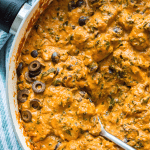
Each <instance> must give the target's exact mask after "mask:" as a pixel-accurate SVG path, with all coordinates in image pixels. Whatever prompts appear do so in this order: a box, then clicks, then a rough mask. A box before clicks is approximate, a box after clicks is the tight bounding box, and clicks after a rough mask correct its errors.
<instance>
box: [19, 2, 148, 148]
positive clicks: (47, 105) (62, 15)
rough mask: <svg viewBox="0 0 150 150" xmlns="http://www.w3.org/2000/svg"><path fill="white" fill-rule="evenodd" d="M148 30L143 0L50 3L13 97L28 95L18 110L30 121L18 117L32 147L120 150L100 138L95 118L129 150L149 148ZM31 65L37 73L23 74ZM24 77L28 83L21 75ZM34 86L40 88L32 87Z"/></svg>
mask: <svg viewBox="0 0 150 150" xmlns="http://www.w3.org/2000/svg"><path fill="white" fill-rule="evenodd" d="M79 2H81V3H80V4H81V6H79ZM72 3H74V5H72ZM77 4H78V5H77ZM71 6H72V7H71ZM68 7H69V8H68ZM68 9H69V10H68ZM79 18H80V19H85V20H80V19H79ZM79 20H80V21H79ZM149 33H150V1H149V0H109V1H107V0H85V1H81V0H80V1H73V2H70V0H54V1H53V2H52V3H51V4H50V6H49V7H48V8H47V9H46V11H44V13H43V14H42V15H41V16H40V17H39V19H38V21H37V22H36V25H35V26H34V28H33V29H32V31H31V33H30V34H29V36H28V39H27V41H26V44H25V46H24V48H23V50H22V53H21V59H20V62H21V63H22V64H23V67H21V69H20V70H19V76H18V82H17V86H18V97H19V94H20V93H19V91H22V90H26V91H27V92H28V94H23V95H22V99H21V100H22V102H20V100H18V105H19V111H20V113H21V114H23V112H24V111H26V110H28V111H29V112H30V114H31V118H30V121H24V119H23V120H22V124H23V128H24V131H25V132H26V133H27V136H28V137H29V138H30V140H29V141H30V143H31V145H32V147H31V149H33V150H54V149H55V150H56V149H57V150H99V149H102V150H121V148H119V147H118V146H117V145H115V144H114V143H113V142H110V141H108V140H106V139H105V138H103V137H101V136H99V133H100V131H101V127H100V124H99V122H98V120H97V116H100V119H101V121H102V123H103V126H104V128H105V129H106V131H108V132H109V133H111V134H112V135H114V136H116V137H118V138H119V139H121V140H122V141H124V142H126V143H127V144H129V145H130V146H132V147H134V148H135V149H140V150H150V37H149V35H150V34H149ZM33 50H36V52H37V57H35V58H34V57H33V56H32V54H31V53H32V52H33ZM55 52H57V54H58V55H57V57H55V58H56V59H57V60H53V58H52V54H53V53H55ZM34 55H35V54H34ZM35 60H37V61H38V62H40V65H41V67H40V73H39V74H38V75H33V76H34V77H33V78H31V73H33V74H36V73H37V72H38V71H39V70H38V71H36V72H35V71H33V72H31V71H30V69H29V66H30V64H31V62H33V61H35ZM34 67H36V66H34ZM29 72H30V79H32V81H31V82H29V81H28V80H27V79H26V78H25V74H26V73H29ZM35 81H40V82H42V83H43V84H44V85H45V89H44V91H42V92H41V93H36V92H35V91H34V90H33V86H34V84H35ZM35 87H36V88H37V90H40V89H41V86H40V85H37V86H35ZM18 99H20V98H18ZM23 99H24V101H23ZM33 99H36V100H38V105H39V107H38V108H37V107H36V106H35V102H34V105H31V101H32V100H33ZM24 117H27V118H28V117H29V116H26V115H25V116H24Z"/></svg>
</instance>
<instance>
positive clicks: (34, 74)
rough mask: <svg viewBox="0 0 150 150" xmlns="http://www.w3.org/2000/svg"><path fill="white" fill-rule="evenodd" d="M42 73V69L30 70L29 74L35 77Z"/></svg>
mask: <svg viewBox="0 0 150 150" xmlns="http://www.w3.org/2000/svg"><path fill="white" fill-rule="evenodd" d="M40 73H41V70H39V71H36V72H31V71H29V76H30V77H31V78H33V77H35V76H38V75H39V74H40Z"/></svg>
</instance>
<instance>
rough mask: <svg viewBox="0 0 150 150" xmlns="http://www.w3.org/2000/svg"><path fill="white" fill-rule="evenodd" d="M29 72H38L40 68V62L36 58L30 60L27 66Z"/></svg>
mask: <svg viewBox="0 0 150 150" xmlns="http://www.w3.org/2000/svg"><path fill="white" fill-rule="evenodd" d="M28 69H29V72H32V73H33V72H38V71H40V70H41V63H40V62H39V61H37V60H34V61H32V62H31V63H30V64H29V66H28Z"/></svg>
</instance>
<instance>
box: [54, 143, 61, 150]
mask: <svg viewBox="0 0 150 150" xmlns="http://www.w3.org/2000/svg"><path fill="white" fill-rule="evenodd" d="M60 144H61V143H60V142H59V143H57V145H56V146H55V149H54V150H57V148H58V147H59V145H60Z"/></svg>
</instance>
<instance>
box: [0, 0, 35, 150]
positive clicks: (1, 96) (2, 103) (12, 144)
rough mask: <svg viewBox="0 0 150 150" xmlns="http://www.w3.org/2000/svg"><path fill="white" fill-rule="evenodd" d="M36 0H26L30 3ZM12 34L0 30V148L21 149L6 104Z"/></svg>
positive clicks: (7, 149) (6, 149)
mask: <svg viewBox="0 0 150 150" xmlns="http://www.w3.org/2000/svg"><path fill="white" fill-rule="evenodd" d="M35 1H36V0H28V3H29V4H30V5H32V4H33V3H34V2H35ZM13 39H14V36H12V35H11V34H7V33H5V32H3V31H1V30H0V150H21V148H20V146H19V144H18V142H17V140H16V138H15V134H14V132H13V129H12V125H11V122H10V118H9V115H8V113H7V112H8V111H7V110H8V107H7V105H6V67H7V62H8V56H9V51H10V47H11V44H12V41H13Z"/></svg>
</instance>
